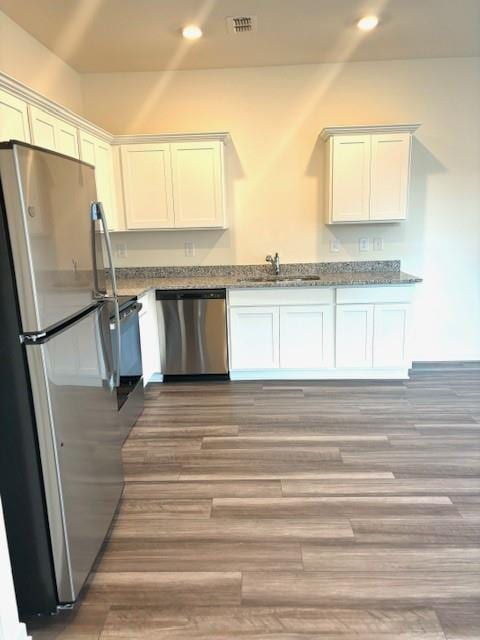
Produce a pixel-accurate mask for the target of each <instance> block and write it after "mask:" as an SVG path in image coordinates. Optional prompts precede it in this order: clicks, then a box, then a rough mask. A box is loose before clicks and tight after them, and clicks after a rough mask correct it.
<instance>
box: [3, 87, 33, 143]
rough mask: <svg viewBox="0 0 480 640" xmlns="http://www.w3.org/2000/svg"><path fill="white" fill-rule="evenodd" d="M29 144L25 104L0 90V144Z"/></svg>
mask: <svg viewBox="0 0 480 640" xmlns="http://www.w3.org/2000/svg"><path fill="white" fill-rule="evenodd" d="M6 140H20V141H22V142H30V129H29V126H28V113H27V103H26V102H24V101H23V100H20V99H19V98H17V97H16V96H13V95H11V94H10V93H7V92H6V91H3V90H2V89H0V142H5V141H6Z"/></svg>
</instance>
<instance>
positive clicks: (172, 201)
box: [121, 134, 226, 230]
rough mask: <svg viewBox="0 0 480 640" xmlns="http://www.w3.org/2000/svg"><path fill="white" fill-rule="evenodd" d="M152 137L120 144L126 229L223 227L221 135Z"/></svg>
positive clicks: (224, 221)
mask: <svg viewBox="0 0 480 640" xmlns="http://www.w3.org/2000/svg"><path fill="white" fill-rule="evenodd" d="M155 138H156V141H148V142H143V143H141V142H140V140H141V139H142V136H138V138H137V140H138V141H137V142H133V143H129V144H122V145H121V159H122V178H123V191H124V196H125V215H126V222H127V228H128V229H137V230H138V229H222V228H225V226H226V219H225V171H224V153H223V150H224V142H225V139H226V134H196V135H194V136H191V138H189V137H188V136H178V135H172V136H170V137H168V136H165V137H162V138H160V137H155ZM169 140H171V141H169Z"/></svg>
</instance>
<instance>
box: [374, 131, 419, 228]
mask: <svg viewBox="0 0 480 640" xmlns="http://www.w3.org/2000/svg"><path fill="white" fill-rule="evenodd" d="M371 158H372V161H371V162H372V165H371V190H370V220H404V219H405V218H406V217H407V189H408V177H409V170H410V134H409V133H383V134H382V133H379V134H375V135H372V136H371Z"/></svg>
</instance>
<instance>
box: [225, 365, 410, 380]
mask: <svg viewBox="0 0 480 640" xmlns="http://www.w3.org/2000/svg"><path fill="white" fill-rule="evenodd" d="M408 377H409V376H408V368H405V367H401V368H396V369H256V370H242V371H240V370H237V371H230V379H231V380H408Z"/></svg>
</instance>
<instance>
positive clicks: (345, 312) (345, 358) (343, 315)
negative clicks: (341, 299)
mask: <svg viewBox="0 0 480 640" xmlns="http://www.w3.org/2000/svg"><path fill="white" fill-rule="evenodd" d="M336 329H337V331H336V366H337V367H346V368H348V367H352V368H367V367H371V366H372V361H373V351H372V342H373V305H371V304H342V305H337V327H336Z"/></svg>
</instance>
